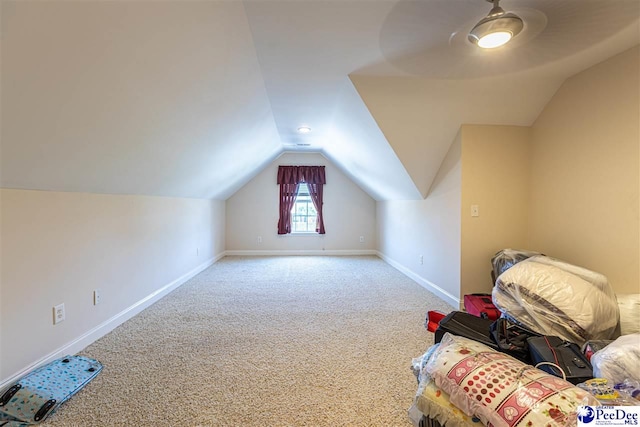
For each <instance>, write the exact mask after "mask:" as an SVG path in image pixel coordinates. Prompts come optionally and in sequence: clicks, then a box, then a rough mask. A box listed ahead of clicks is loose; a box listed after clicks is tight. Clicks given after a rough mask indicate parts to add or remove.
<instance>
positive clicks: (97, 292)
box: [93, 289, 102, 305]
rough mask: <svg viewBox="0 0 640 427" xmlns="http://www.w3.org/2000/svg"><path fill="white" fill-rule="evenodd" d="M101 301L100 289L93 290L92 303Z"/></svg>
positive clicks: (96, 303) (95, 303)
mask: <svg viewBox="0 0 640 427" xmlns="http://www.w3.org/2000/svg"><path fill="white" fill-rule="evenodd" d="M101 302H102V291H101V290H100V289H96V290H95V291H93V305H98V304H100V303H101Z"/></svg>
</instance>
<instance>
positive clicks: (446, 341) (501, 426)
mask: <svg viewBox="0 0 640 427" xmlns="http://www.w3.org/2000/svg"><path fill="white" fill-rule="evenodd" d="M425 370H426V371H427V373H428V374H429V376H431V377H432V378H433V379H434V381H435V383H436V385H437V386H438V387H440V388H441V389H442V390H443V391H445V392H446V393H448V394H449V398H450V401H451V403H452V404H453V405H455V406H456V407H457V408H459V409H460V410H461V411H463V412H464V413H465V414H467V415H469V416H476V417H478V418H479V419H480V420H481V421H482V423H483V424H484V425H493V426H494V427H511V426H516V425H518V426H551V427H560V426H562V427H566V426H575V425H576V411H577V408H578V406H582V405H589V406H596V405H599V402H598V401H597V400H596V399H595V398H594V397H593V396H592V395H590V394H589V393H588V392H586V391H584V390H582V389H580V388H578V387H576V386H574V385H573V384H571V383H569V382H567V381H564V380H563V379H561V378H557V377H554V376H552V375H549V374H547V373H546V372H543V371H541V370H539V369H536V368H534V367H533V366H530V365H526V364H524V363H523V362H520V361H519V360H516V359H514V358H513V357H511V356H509V355H507V354H505V353H500V352H496V351H495V350H493V349H491V348H489V347H487V346H485V345H483V344H481V343H479V342H476V341H473V340H470V339H467V338H463V337H458V336H455V335H451V334H449V333H446V334H445V335H444V337H443V338H442V341H441V342H440V346H439V347H438V348H437V349H436V350H435V352H434V354H433V355H432V357H430V358H429V361H428V362H427V365H426V366H425ZM489 423H490V424H489Z"/></svg>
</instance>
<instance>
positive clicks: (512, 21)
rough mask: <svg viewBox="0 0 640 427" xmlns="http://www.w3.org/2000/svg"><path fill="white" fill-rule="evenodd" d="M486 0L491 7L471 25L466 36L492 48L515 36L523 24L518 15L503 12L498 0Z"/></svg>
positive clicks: (474, 41)
mask: <svg viewBox="0 0 640 427" xmlns="http://www.w3.org/2000/svg"><path fill="white" fill-rule="evenodd" d="M487 1H488V2H489V3H492V4H493V8H492V9H491V10H490V11H489V14H488V15H487V16H485V17H484V18H482V19H481V20H480V22H478V23H477V24H476V26H475V27H473V29H472V30H471V31H470V32H469V37H468V38H469V41H470V42H471V43H473V44H476V45H478V46H480V47H482V48H484V49H493V48H496V47H499V46H502V45H504V44H505V43H507V42H508V41H509V40H511V39H512V38H513V37H515V36H517V35H518V34H519V33H520V31H522V27H523V26H524V24H523V22H522V19H520V17H519V16H518V15H516V14H513V13H510V12H509V13H507V12H505V11H504V10H503V9H502V8H501V7H500V5H499V3H500V0H487Z"/></svg>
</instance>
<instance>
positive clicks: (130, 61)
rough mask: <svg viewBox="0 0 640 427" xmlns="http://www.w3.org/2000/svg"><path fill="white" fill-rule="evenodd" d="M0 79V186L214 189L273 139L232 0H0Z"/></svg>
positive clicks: (249, 167)
mask: <svg viewBox="0 0 640 427" xmlns="http://www.w3.org/2000/svg"><path fill="white" fill-rule="evenodd" d="M1 84H2V106H1V107H2V134H1V137H2V152H1V154H2V158H1V160H2V163H1V166H2V167H1V169H2V172H1V177H2V186H3V187H10V188H26V189H44V190H59V191H86V192H94V193H119V194H146V195H159V196H176V197H196V198H215V199H226V198H227V197H228V196H230V195H231V194H233V193H234V192H235V191H236V190H237V189H238V188H240V187H241V186H242V185H244V183H246V182H247V181H248V180H249V179H250V178H251V177H253V176H254V175H255V173H257V172H258V171H259V170H260V169H261V168H262V167H264V166H265V165H267V164H268V163H269V162H270V161H271V160H272V159H273V158H275V157H276V156H277V154H278V153H279V152H280V151H281V148H282V147H281V142H280V139H279V135H278V133H277V129H276V127H275V123H274V121H273V115H272V114H271V108H270V105H269V100H268V98H267V93H266V91H265V88H264V83H263V80H262V75H261V72H260V68H259V65H258V62H257V58H256V53H255V48H254V45H253V42H252V38H251V33H250V30H249V27H248V23H247V20H246V15H245V13H244V8H243V5H242V3H240V2H151V3H148V2H67V1H62V2H57V1H56V2H53V1H52V2H17V1H15V2H14V1H3V2H2V81H1ZM248 153H250V155H247V154H248Z"/></svg>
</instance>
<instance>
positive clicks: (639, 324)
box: [616, 294, 640, 335]
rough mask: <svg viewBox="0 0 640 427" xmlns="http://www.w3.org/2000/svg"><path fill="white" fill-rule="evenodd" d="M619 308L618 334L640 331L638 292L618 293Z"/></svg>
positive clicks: (639, 299)
mask: <svg viewBox="0 0 640 427" xmlns="http://www.w3.org/2000/svg"><path fill="white" fill-rule="evenodd" d="M616 297H617V299H618V307H619V308H620V334H622V335H628V334H636V333H639V332H640V294H618V295H616Z"/></svg>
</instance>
